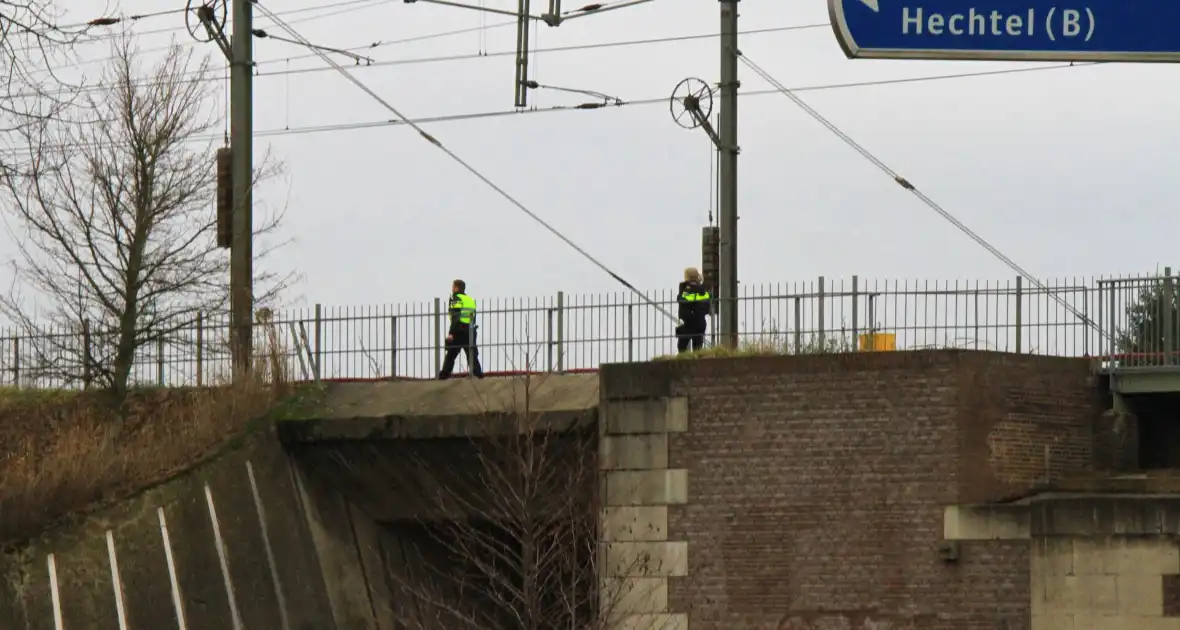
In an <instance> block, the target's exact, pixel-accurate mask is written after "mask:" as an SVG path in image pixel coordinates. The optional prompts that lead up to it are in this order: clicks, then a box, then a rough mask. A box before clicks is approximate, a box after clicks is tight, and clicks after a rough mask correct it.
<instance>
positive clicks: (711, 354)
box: [655, 331, 856, 361]
mask: <svg viewBox="0 0 1180 630" xmlns="http://www.w3.org/2000/svg"><path fill="white" fill-rule="evenodd" d="M855 351H856V341H855V340H854V339H853V338H852V337H851V336H850V335H848V334H846V333H844V332H840V331H833V332H832V333H830V334H828V335H826V336H825V337H824V338H823V339H822V340H821V339H819V338H818V337H815V336H812V335H809V336H808V337H806V338H804V339H803V340H802V341H800V342H798V343H797V342H796V341H795V340H794V338H793V336H791V335H786V334H783V333H779V332H775V331H771V332H768V333H765V334H759V335H756V336H747V337H746V338H745V339H741V340H739V342H738V347H737V348H728V347H726V346H706V347H704V348H702V349H701V350H698V351H697V352H685V353H684V354H672V355H664V356H659V357H656V358H655V360H657V361H659V360H687V359H723V358H728V357H765V356H778V355H788V354H837V353H842V352H855Z"/></svg>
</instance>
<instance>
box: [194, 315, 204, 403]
mask: <svg viewBox="0 0 1180 630" xmlns="http://www.w3.org/2000/svg"><path fill="white" fill-rule="evenodd" d="M204 353H205V316H204V314H202V313H197V365H196V370H197V387H201V386H202V385H203V384H204V373H205V354H204Z"/></svg>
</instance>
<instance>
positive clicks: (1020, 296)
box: [1016, 276, 1024, 354]
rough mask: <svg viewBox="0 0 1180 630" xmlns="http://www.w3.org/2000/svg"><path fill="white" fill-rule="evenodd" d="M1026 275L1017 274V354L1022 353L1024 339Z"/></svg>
mask: <svg viewBox="0 0 1180 630" xmlns="http://www.w3.org/2000/svg"><path fill="white" fill-rule="evenodd" d="M1023 307H1024V276H1016V354H1020V353H1021V352H1022V349H1023V345H1022V342H1023V341H1024V330H1023V328H1024V308H1023Z"/></svg>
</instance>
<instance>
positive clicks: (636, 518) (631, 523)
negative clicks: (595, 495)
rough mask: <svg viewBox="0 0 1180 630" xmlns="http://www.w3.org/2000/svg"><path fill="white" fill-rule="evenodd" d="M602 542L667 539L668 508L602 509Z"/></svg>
mask: <svg viewBox="0 0 1180 630" xmlns="http://www.w3.org/2000/svg"><path fill="white" fill-rule="evenodd" d="M599 522H600V523H601V525H602V527H601V529H600V531H601V532H602V534H601V535H602V540H603V542H614V541H656V540H667V539H668V506H666V505H652V506H647V505H630V506H618V507H607V508H602V510H601V511H600V513H599Z"/></svg>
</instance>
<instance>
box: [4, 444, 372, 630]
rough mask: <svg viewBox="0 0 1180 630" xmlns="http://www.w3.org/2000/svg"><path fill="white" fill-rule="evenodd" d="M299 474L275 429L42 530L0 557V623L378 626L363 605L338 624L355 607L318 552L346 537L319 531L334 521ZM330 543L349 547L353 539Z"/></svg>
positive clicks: (235, 629) (203, 628)
mask: <svg viewBox="0 0 1180 630" xmlns="http://www.w3.org/2000/svg"><path fill="white" fill-rule="evenodd" d="M300 477H301V475H300V474H299V473H297V471H296V470H295V469H294V467H293V466H292V464H291V463H290V461H289V460H288V458H287V456H286V455H285V453H284V452H283V450H282V448H281V447H280V445H279V443H278V441H277V440H276V439H275V438H274V435H273V432H272V431H269V430H268V431H262V432H260V433H258V434H256V435H254V436H252V437H250V438H247V439H245V440H243V442H242V443H241V444H239V445H238V446H237V447H235V448H233V449H232V450H231V451H230V452H228V453H226V454H225V455H223V456H221V457H219V458H218V459H216V460H215V461H212V462H210V463H208V464H206V465H204V466H202V467H200V468H198V469H197V470H194V471H192V472H191V473H188V474H186V475H184V476H183V477H180V478H177V479H175V480H173V481H170V482H168V483H166V484H163V485H161V486H159V487H157V488H154V489H152V490H149V491H147V492H145V493H143V494H141V495H139V496H137V497H135V498H133V499H130V500H127V501H124V502H122V503H120V504H118V505H116V506H114V507H112V508H109V509H106V510H103V511H100V512H98V513H95V514H92V515H89V516H87V517H85V518H83V519H81V520H80V521H78V522H75V523H72V524H68V525H64V526H62V527H59V528H57V529H54V530H51V531H49V532H47V533H46V534H44V535H43V536H41V537H40V538H38V539H36V540H33V541H31V542H30V543H29V544H28V545H26V546H25V547H24V548H23V549H21V550H20V551H19V552H18V553H14V554H9V555H7V556H5V557H4V558H3V559H2V560H0V562H2V563H3V564H2V566H0V569H2V573H3V580H2V582H0V628H4V629H9V628H20V629H24V630H42V629H44V630H92V629H94V630H102V629H107V628H109V629H111V630H128V629H130V630H167V629H169V628H176V629H178V630H188V629H189V628H192V629H200V630H221V629H225V630H242V629H251V630H252V629H267V630H271V629H273V630H323V629H328V628H365V627H372V628H376V626H375V625H374V622H373V619H372V617H373V615H372V612H371V611H372V607H371V606H370V605H369V602H368V601H365V602H363V606H364V610H365V612H366V613H367V614H365V615H363V616H362V620H361V622H359V623H350V624H345V625H341V624H339V623H337V619H338V618H341V617H342V616H347V615H344V614H343V613H344V611H343V610H342V609H343V608H345V607H346V606H350V605H355V606H360V605H361V603H360V602H346V603H341V602H337V601H336V599H337V598H335V597H332V596H331V595H332V594H334V593H333V592H332V589H329V588H328V587H327V584H328V581H327V580H325V577H324V573H323V572H322V571H321V562H320V558H319V555H320V554H319V553H317V550H321V551H322V550H323V549H325V548H327V547H329V546H330V542H332V540H333V538H338V537H340V536H343V534H340V533H338V532H336V531H330V528H325V527H323V526H322V525H321V524H320V523H321V522H322V521H324V520H331V519H332V518H335V516H334V515H328V514H322V513H321V512H320V511H317V510H315V509H311V510H308V509H305V508H306V507H307V504H308V499H307V495H308V492H307V490H306V484H305V483H303V482H302V480H301V479H300ZM335 542H340V543H341V544H344V545H352V546H353V548H354V549H355V545H356V538H355V536H352V535H351V534H350V535H349V537H348V538H347V539H346V540H343V541H335ZM331 557H333V558H335V559H336V560H337V562H336V564H340V563H339V557H340V556H339V555H337V556H331ZM357 557H358V554H355V553H354V554H353V558H357ZM354 562H356V561H354ZM334 612H335V613H337V614H336V615H334V614H333V613H334Z"/></svg>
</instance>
